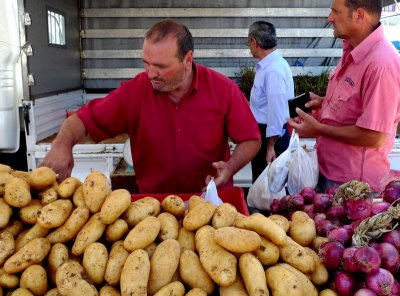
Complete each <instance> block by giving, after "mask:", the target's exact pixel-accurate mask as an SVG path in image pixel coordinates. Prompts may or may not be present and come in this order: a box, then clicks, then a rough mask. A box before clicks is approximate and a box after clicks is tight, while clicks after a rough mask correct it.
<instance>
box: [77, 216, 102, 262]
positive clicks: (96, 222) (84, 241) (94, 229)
mask: <svg viewBox="0 0 400 296" xmlns="http://www.w3.org/2000/svg"><path fill="white" fill-rule="evenodd" d="M105 229H106V224H104V223H103V222H101V219H100V213H95V214H94V215H92V216H91V217H90V218H89V221H88V222H87V223H86V224H85V225H84V226H83V227H82V229H81V230H80V231H79V232H78V235H77V236H76V239H75V242H74V245H73V246H72V249H71V252H72V254H74V255H82V254H83V252H84V251H85V249H86V247H87V246H88V245H90V244H91V243H94V242H96V241H97V240H98V239H99V238H100V237H101V236H102V235H103V232H104V230H105Z"/></svg>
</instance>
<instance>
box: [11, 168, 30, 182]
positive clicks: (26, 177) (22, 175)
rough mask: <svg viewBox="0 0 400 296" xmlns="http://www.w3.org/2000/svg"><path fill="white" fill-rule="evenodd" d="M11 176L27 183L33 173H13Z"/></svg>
mask: <svg viewBox="0 0 400 296" xmlns="http://www.w3.org/2000/svg"><path fill="white" fill-rule="evenodd" d="M10 174H11V176H13V177H15V178H19V179H21V180H24V181H25V182H27V183H28V182H29V176H30V175H31V172H25V171H11V173H10Z"/></svg>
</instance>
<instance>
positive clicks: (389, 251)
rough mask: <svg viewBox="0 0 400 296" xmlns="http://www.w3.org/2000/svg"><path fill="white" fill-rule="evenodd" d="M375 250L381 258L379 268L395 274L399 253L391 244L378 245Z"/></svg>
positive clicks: (399, 260)
mask: <svg viewBox="0 0 400 296" xmlns="http://www.w3.org/2000/svg"><path fill="white" fill-rule="evenodd" d="M376 250H377V251H378V253H379V256H380V257H381V267H382V268H385V269H387V270H389V271H390V272H391V273H393V274H395V273H396V272H397V270H398V269H399V264H400V256H399V251H398V250H397V249H396V247H395V246H394V245H392V244H391V243H381V244H378V246H377V247H376Z"/></svg>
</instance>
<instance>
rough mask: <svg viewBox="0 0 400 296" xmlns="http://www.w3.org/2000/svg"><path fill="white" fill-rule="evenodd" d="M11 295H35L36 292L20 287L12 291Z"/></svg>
mask: <svg viewBox="0 0 400 296" xmlns="http://www.w3.org/2000/svg"><path fill="white" fill-rule="evenodd" d="M11 296H34V294H32V293H31V292H29V290H27V289H25V288H18V289H16V290H15V291H14V292H12V293H11Z"/></svg>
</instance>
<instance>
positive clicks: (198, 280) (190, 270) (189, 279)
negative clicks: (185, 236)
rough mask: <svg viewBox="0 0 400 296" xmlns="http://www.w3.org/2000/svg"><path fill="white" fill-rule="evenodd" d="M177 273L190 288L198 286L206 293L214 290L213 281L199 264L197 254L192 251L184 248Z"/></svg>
mask: <svg viewBox="0 0 400 296" xmlns="http://www.w3.org/2000/svg"><path fill="white" fill-rule="evenodd" d="M179 275H180V277H181V279H182V281H183V282H184V283H185V284H186V285H187V286H189V287H190V288H200V289H202V290H203V291H205V292H206V293H207V294H208V295H210V294H212V292H213V291H214V282H213V280H212V278H211V277H210V276H209V275H208V273H207V272H206V271H205V270H204V268H203V266H202V265H201V262H200V259H199V256H197V254H196V253H195V252H193V251H190V250H186V251H184V252H183V253H182V254H181V258H180V260H179Z"/></svg>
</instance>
